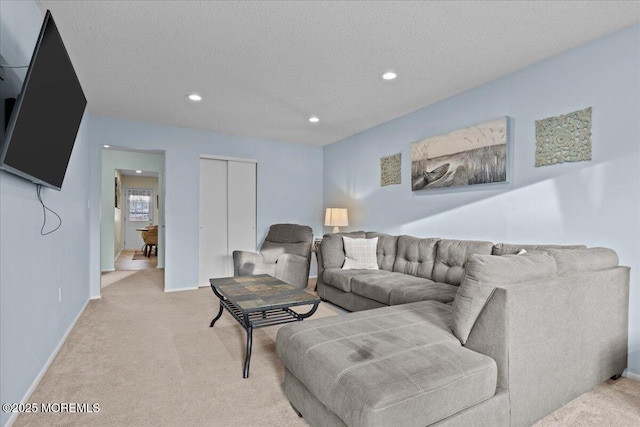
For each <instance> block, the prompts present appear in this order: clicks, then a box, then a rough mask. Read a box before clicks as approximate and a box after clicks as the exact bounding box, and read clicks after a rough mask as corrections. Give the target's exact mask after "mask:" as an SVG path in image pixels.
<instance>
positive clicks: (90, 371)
mask: <svg viewBox="0 0 640 427" xmlns="http://www.w3.org/2000/svg"><path fill="white" fill-rule="evenodd" d="M128 273H129V274H127V275H124V274H122V273H118V272H115V274H117V276H116V277H114V280H113V281H111V280H109V282H110V285H109V286H108V287H105V288H103V289H102V292H103V293H102V296H103V298H102V299H101V300H96V301H91V302H90V303H89V305H88V306H87V309H86V310H85V312H84V314H83V315H82V317H81V318H80V320H79V321H78V324H77V325H76V327H75V328H74V330H73V331H72V332H71V334H70V335H69V338H68V339H67V341H66V343H65V344H64V345H63V347H62V349H61V350H60V353H59V354H58V356H57V357H56V359H55V360H54V362H53V363H52V365H51V367H50V368H49V370H48V372H47V373H46V374H45V376H44V378H43V379H42V381H41V383H40V384H39V386H38V387H37V389H36V391H35V392H34V394H33V395H32V396H31V398H30V399H29V402H39V403H40V402H58V403H60V402H76V403H89V404H93V403H98V404H99V405H100V412H98V413H89V414H78V413H75V414H42V413H37V414H22V415H21V416H20V417H18V419H17V421H16V423H15V424H14V425H15V426H54V425H64V426H283V427H286V426H306V423H305V422H304V420H303V419H301V418H298V417H297V416H296V415H295V413H294V412H293V410H292V409H291V408H290V406H289V403H288V401H287V400H286V398H285V397H284V394H283V393H282V385H281V384H282V381H283V368H282V365H281V364H280V362H279V360H278V358H277V356H276V355H275V335H276V332H277V328H278V327H277V326H276V327H270V328H264V329H258V330H256V331H254V347H253V356H252V359H251V373H250V377H249V378H248V379H243V378H242V363H243V357H244V345H245V333H244V330H243V329H242V328H241V327H240V326H239V325H238V324H237V323H236V322H235V321H234V320H233V319H232V318H231V316H230V315H229V314H228V313H226V312H225V313H224V314H223V316H222V318H221V319H220V320H219V321H218V323H217V324H216V326H215V327H214V328H209V322H210V321H211V318H212V317H213V316H214V314H215V313H216V312H217V308H218V304H217V300H216V298H215V297H214V295H213V294H212V292H211V290H210V289H208V288H202V289H199V290H195V291H185V292H175V293H164V292H163V291H162V282H163V278H162V275H163V270H161V269H154V270H143V271H137V272H128ZM338 311H339V310H337V309H336V308H335V307H333V306H332V305H330V304H325V303H323V304H321V305H320V308H319V309H318V311H317V312H316V314H314V316H313V318H317V317H324V316H332V315H335V314H336V313H338ZM639 402H640V383H637V382H634V381H631V380H628V379H624V378H623V379H621V380H619V381H616V382H608V383H605V384H603V385H601V386H600V387H598V388H596V389H594V390H593V391H591V392H589V393H586V394H585V395H583V396H581V397H580V398H579V399H577V400H575V401H573V402H571V403H569V404H568V405H566V406H565V407H564V408H561V409H560V410H558V411H557V412H556V413H554V414H552V415H550V416H549V417H547V418H545V419H544V420H542V421H541V422H540V423H539V424H538V425H539V426H540V427H549V426H582V425H585V426H595V425H597V426H608V425H611V426H631V425H635V426H637V425H640V410H639V406H638V404H639Z"/></svg>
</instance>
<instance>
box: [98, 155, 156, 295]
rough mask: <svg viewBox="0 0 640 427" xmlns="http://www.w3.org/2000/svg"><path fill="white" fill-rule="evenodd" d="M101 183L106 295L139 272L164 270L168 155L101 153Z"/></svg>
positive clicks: (102, 244) (102, 266)
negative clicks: (166, 159)
mask: <svg viewBox="0 0 640 427" xmlns="http://www.w3.org/2000/svg"><path fill="white" fill-rule="evenodd" d="M114 182H115V185H114ZM102 183H103V184H102V185H103V187H102V188H103V195H102V221H101V230H100V246H101V248H100V253H101V255H100V258H101V259H100V262H101V266H100V267H101V271H102V274H101V286H100V287H101V289H104V287H106V286H109V285H111V284H114V283H117V282H118V281H120V280H122V279H123V278H125V277H128V276H130V275H133V274H135V273H137V272H140V271H141V270H151V269H154V270H155V269H164V255H165V248H164V152H157V151H139V150H131V149H123V148H122V149H121V148H117V149H114V148H109V149H103V150H102ZM163 288H164V283H163Z"/></svg>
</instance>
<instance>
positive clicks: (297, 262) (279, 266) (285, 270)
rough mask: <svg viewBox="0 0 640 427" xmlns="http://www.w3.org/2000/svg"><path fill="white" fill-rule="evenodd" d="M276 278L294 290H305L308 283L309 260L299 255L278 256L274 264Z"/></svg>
mask: <svg viewBox="0 0 640 427" xmlns="http://www.w3.org/2000/svg"><path fill="white" fill-rule="evenodd" d="M276 278H278V279H280V280H282V281H283V282H287V283H289V284H290V285H293V286H295V287H296V288H300V289H304V288H306V287H307V282H308V281H309V260H308V259H307V258H305V257H303V256H300V255H294V254H283V255H280V257H279V258H278V262H277V263H276Z"/></svg>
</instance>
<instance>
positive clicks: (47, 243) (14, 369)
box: [0, 1, 89, 425]
mask: <svg viewBox="0 0 640 427" xmlns="http://www.w3.org/2000/svg"><path fill="white" fill-rule="evenodd" d="M42 20H43V15H42V14H41V12H40V10H39V9H38V7H37V6H36V4H35V3H33V2H31V1H25V2H6V1H2V2H0V53H2V55H3V56H4V58H5V60H6V61H7V62H9V63H11V64H28V63H29V59H30V58H31V54H32V53H33V48H34V46H35V42H36V39H37V37H38V32H39V30H40V26H41V25H42ZM24 71H25V70H23V72H24ZM88 160H89V143H88V141H87V115H85V117H84V120H83V122H82V125H81V127H80V132H79V133H78V137H77V139H76V143H75V147H74V149H73V153H72V155H71V161H70V163H69V167H68V169H67V174H66V177H65V180H64V184H63V187H62V191H55V190H50V189H43V192H42V195H43V199H44V201H45V203H46V204H47V205H48V206H49V207H50V208H51V209H53V210H55V211H56V212H58V213H59V214H60V216H61V217H62V220H63V224H62V227H61V228H60V229H59V230H58V231H56V232H55V233H53V234H51V235H48V236H41V235H40V227H41V226H42V220H43V216H42V207H41V206H40V203H39V202H38V200H37V198H36V186H35V185H34V184H32V183H30V182H28V181H25V180H23V179H20V178H18V177H15V176H13V175H11V174H9V173H6V172H2V171H0V305H1V308H0V402H2V403H5V402H20V401H21V400H22V398H23V397H24V396H25V393H26V392H27V390H28V389H29V387H30V386H31V385H32V383H33V381H34V380H35V379H36V377H37V376H38V374H39V373H40V371H41V370H42V368H43V367H44V366H45V364H46V362H47V360H48V359H49V358H50V356H51V355H52V353H53V351H54V350H55V349H56V347H57V346H58V343H59V342H60V340H61V339H62V337H63V336H64V334H65V333H66V331H67V330H68V329H69V327H70V325H71V324H72V322H73V321H74V319H75V318H76V317H77V315H78V314H79V313H80V311H81V310H82V309H83V307H84V306H85V304H86V302H87V301H88V299H89V286H88V283H89V252H88V247H89V211H88V205H87V202H88V200H89V163H88ZM47 218H48V221H47V223H48V224H47V229H50V228H51V227H52V226H54V225H56V224H57V220H56V218H55V217H54V216H53V215H52V214H50V213H49V214H48V216H47ZM60 287H61V288H62V302H58V288H60ZM9 415H10V414H8V413H5V412H2V413H1V414H0V425H4V424H5V423H6V422H7V420H8V419H9Z"/></svg>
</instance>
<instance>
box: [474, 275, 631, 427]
mask: <svg viewBox="0 0 640 427" xmlns="http://www.w3.org/2000/svg"><path fill="white" fill-rule="evenodd" d="M628 311H629V269H628V268H627V267H615V268H610V269H606V270H599V271H592V272H586V273H582V274H572V275H569V276H562V277H556V278H554V279H552V280H545V281H531V282H526V283H518V284H512V285H502V286H497V287H496V289H495V292H494V293H493V294H492V296H491V297H490V298H489V300H488V301H487V303H486V305H485V307H484V309H483V311H482V312H481V314H480V316H479V317H478V319H477V321H476V323H475V325H474V326H473V329H472V330H471V333H470V335H469V339H468V340H467V342H466V344H465V347H467V348H469V349H471V350H475V351H477V352H479V353H482V354H485V355H487V356H489V357H491V358H493V359H494V360H495V361H496V363H497V365H498V389H503V390H504V389H506V390H509V396H510V401H511V425H514V426H520V425H531V424H533V423H534V422H535V421H537V420H538V419H540V418H542V417H543V416H545V415H547V414H549V413H551V412H553V411H554V410H555V409H557V408H559V407H560V406H562V405H563V404H564V403H566V402H568V401H570V400H572V399H574V398H576V397H577V396H579V395H580V394H582V393H584V392H586V391H587V390H589V389H591V388H592V387H595V386H596V385H597V384H599V383H601V382H602V381H604V380H606V379H608V378H609V377H611V376H612V375H615V374H619V373H621V372H622V371H623V370H624V369H625V368H626V366H627V351H628V349H627V340H628V336H627V334H628Z"/></svg>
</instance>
